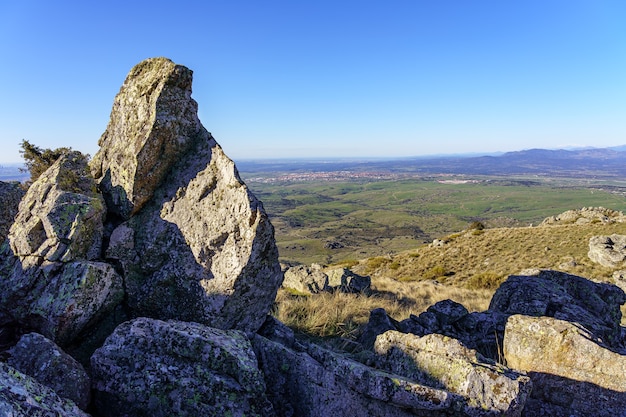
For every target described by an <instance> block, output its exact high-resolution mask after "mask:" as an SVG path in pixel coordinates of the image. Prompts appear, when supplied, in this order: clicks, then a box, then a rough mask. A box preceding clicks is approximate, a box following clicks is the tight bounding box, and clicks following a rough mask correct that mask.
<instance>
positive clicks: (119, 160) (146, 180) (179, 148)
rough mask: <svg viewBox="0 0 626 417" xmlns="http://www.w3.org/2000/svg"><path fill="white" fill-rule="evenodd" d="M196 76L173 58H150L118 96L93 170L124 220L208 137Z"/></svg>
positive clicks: (111, 208) (115, 209) (95, 157)
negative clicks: (194, 145) (193, 91)
mask: <svg viewBox="0 0 626 417" xmlns="http://www.w3.org/2000/svg"><path fill="white" fill-rule="evenodd" d="M191 80H192V72H191V70H189V69H187V68H185V67H183V66H181V65H176V64H174V63H173V62H172V61H170V60H169V59H166V58H152V59H147V60H145V61H143V62H141V63H139V64H138V65H136V66H135V67H134V68H133V69H132V70H131V71H130V73H129V74H128V76H127V77H126V80H125V81H124V84H123V85H122V88H121V89H120V91H119V93H118V94H117V96H116V97H115V100H114V102H113V110H112V111H111V119H110V121H109V124H108V126H107V128H106V130H105V132H104V134H103V135H102V137H101V138H100V141H99V142H98V144H99V145H100V151H99V152H98V153H97V154H96V155H95V156H94V158H93V160H92V161H91V168H92V171H93V174H94V177H96V178H97V179H98V180H99V183H100V189H101V190H102V191H103V193H104V195H105V197H106V198H107V203H109V209H110V210H114V211H115V212H117V213H118V214H119V215H121V216H122V217H124V218H128V217H130V215H131V214H134V213H136V212H137V211H139V209H141V207H142V206H143V205H144V204H145V203H146V202H147V201H148V200H149V199H150V198H151V197H152V195H153V193H154V191H155V189H156V188H157V187H158V186H159V185H160V183H161V181H162V180H163V179H164V178H165V176H166V175H167V173H168V171H169V170H170V168H171V167H172V165H173V164H175V163H176V162H177V161H178V159H179V158H180V156H181V155H182V154H183V153H185V151H187V150H188V149H189V146H190V145H191V144H192V142H193V141H194V140H195V139H197V138H198V139H205V138H206V131H205V130H204V128H203V127H202V125H201V124H200V122H199V120H198V118H197V116H196V114H197V111H198V105H197V103H196V102H195V101H194V100H193V99H192V98H191Z"/></svg>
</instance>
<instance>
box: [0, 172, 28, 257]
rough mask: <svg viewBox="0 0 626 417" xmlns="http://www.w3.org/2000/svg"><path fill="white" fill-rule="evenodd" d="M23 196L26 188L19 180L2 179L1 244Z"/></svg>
mask: <svg viewBox="0 0 626 417" xmlns="http://www.w3.org/2000/svg"><path fill="white" fill-rule="evenodd" d="M23 196H24V189H23V188H22V187H21V185H20V183H19V182H4V181H0V201H2V204H0V245H2V243H3V242H4V240H5V239H6V237H7V234H8V233H9V229H10V228H11V225H12V224H13V220H14V219H15V215H16V214H17V210H18V206H19V204H20V201H21V200H22V197H23Z"/></svg>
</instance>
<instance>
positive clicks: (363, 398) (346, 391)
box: [252, 335, 455, 417]
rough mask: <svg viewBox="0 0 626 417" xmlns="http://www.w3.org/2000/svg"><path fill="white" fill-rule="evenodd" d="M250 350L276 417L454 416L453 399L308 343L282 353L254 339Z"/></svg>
mask: <svg viewBox="0 0 626 417" xmlns="http://www.w3.org/2000/svg"><path fill="white" fill-rule="evenodd" d="M252 342H253V346H254V350H255V353H256V355H257V358H258V360H259V366H260V368H261V370H262V371H263V373H264V376H265V382H266V385H267V392H268V397H269V399H270V401H271V402H272V404H273V405H274V410H275V411H276V414H277V415H278V416H281V417H282V416H285V417H287V416H289V417H292V416H298V417H325V416H348V415H368V416H379V417H387V416H389V417H409V416H433V417H436V416H449V415H455V414H454V412H455V410H454V409H453V401H452V397H453V396H454V395H453V394H450V393H449V392H447V391H445V390H441V389H437V388H432V387H428V386H425V385H421V384H419V383H416V382H415V381H412V380H410V379H408V378H404V377H401V376H398V375H393V374H390V373H388V372H385V371H381V370H378V369H375V368H372V367H368V366H366V365H364V364H362V363H359V362H356V361H354V360H351V359H348V358H346V357H345V356H343V355H341V354H338V353H334V352H331V351H329V350H326V349H323V348H321V347H319V346H316V345H314V344H309V343H305V342H302V343H296V344H295V345H294V347H293V348H288V347H287V346H284V345H282V344H281V343H278V342H275V341H271V340H268V339H266V338H264V337H262V336H259V335H257V336H255V337H254V339H253V341H252Z"/></svg>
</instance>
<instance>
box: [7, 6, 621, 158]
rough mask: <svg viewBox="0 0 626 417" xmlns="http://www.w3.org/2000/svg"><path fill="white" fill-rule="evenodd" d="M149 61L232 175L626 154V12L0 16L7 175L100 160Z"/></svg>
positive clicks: (53, 10) (167, 9)
mask: <svg viewBox="0 0 626 417" xmlns="http://www.w3.org/2000/svg"><path fill="white" fill-rule="evenodd" d="M154 56H166V57H168V58H170V59H172V60H173V61H174V62H176V63H178V64H182V65H185V66H187V67H189V68H191V69H192V70H193V71H194V86H193V90H194V91H193V97H194V98H195V99H196V100H197V101H198V103H199V109H200V110H199V115H200V119H201V121H202V123H203V124H204V126H205V127H206V128H207V129H208V130H209V131H210V132H212V133H213V135H214V137H215V138H216V139H217V141H218V142H219V143H220V144H221V145H222V147H223V148H224V150H225V152H226V153H227V154H228V155H229V156H230V157H231V158H233V159H235V161H236V160H237V159H257V158H283V157H287V158H301V157H331V156H334V157H346V156H355V157H364V156H368V157H392V156H413V155H429V154H441V153H461V152H494V151H508V150H520V149H528V148H534V147H542V148H558V147H564V146H571V145H591V146H598V147H603V146H615V145H622V144H626V2H625V1H623V0H614V1H609V0H607V1H604V0H587V1H579V0H518V1H515V0H509V1H505V0H497V1H496V0H484V1H481V0H431V1H425V0H424V1H422V0H412V1H393V0H390V1H385V2H383V1H367V0H361V1H351V0H345V1H340V0H334V1H326V0H316V1H296V0H291V1H273V0H266V1H239V0H230V1H226V0H224V1H218V0H207V1H187V2H185V1H178V2H173V1H167V2H166V1H130V0H129V1H124V2H122V1H107V2H89V1H55V2H50V1H28V0H22V1H19V2H18V1H9V0H0V59H1V60H2V65H0V144H1V154H0V161H1V162H12V161H19V160H20V157H19V153H18V148H19V146H18V145H19V142H20V141H21V139H28V140H30V141H31V142H33V143H35V144H37V145H39V146H42V147H50V148H54V147H60V146H71V147H73V148H75V149H78V150H81V151H83V152H86V153H90V154H92V155H93V154H94V153H95V152H96V151H97V149H98V148H97V141H98V138H99V137H100V135H101V134H102V132H103V131H104V129H105V128H106V125H107V122H108V119H109V113H110V110H111V105H112V102H113V98H114V96H115V94H116V93H117V92H118V90H119V88H120V86H121V84H122V82H123V80H124V78H125V77H126V74H127V73H128V72H129V70H130V69H131V68H132V66H133V65H135V64H137V63H138V62H140V61H141V60H143V59H145V58H149V57H154Z"/></svg>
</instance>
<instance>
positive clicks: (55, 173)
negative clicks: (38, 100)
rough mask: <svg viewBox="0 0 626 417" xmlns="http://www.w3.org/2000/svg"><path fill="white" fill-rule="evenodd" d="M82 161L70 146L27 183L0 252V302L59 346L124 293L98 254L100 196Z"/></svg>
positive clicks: (18, 320)
mask: <svg viewBox="0 0 626 417" xmlns="http://www.w3.org/2000/svg"><path fill="white" fill-rule="evenodd" d="M86 164H87V161H86V158H85V157H84V156H83V155H82V154H80V153H79V152H69V153H67V154H65V155H63V156H61V157H60V158H59V159H58V160H57V161H56V162H55V163H54V164H53V165H52V166H51V167H50V168H48V170H46V171H45V172H44V173H43V174H42V175H41V176H40V177H39V178H38V179H37V181H35V182H34V183H33V184H32V185H31V187H30V188H29V190H28V192H27V193H26V195H25V196H24V198H23V199H22V202H21V203H20V206H19V212H18V214H17V216H16V218H15V223H14V224H13V226H11V230H10V232H9V236H8V239H7V242H5V244H4V245H2V249H1V252H0V306H2V307H3V308H4V309H6V311H7V315H8V316H9V317H10V318H11V321H12V323H16V324H17V325H18V326H20V327H22V331H36V332H38V333H41V334H43V335H44V336H46V337H48V338H50V339H52V340H53V341H54V342H56V343H57V344H59V345H60V346H63V347H65V346H67V345H68V344H69V343H71V342H72V341H73V340H74V339H75V338H76V337H77V336H78V335H79V334H80V333H81V332H82V331H83V330H85V328H87V327H89V326H91V325H93V324H95V323H96V322H97V321H98V320H99V319H100V318H101V317H102V316H103V315H105V314H106V313H107V312H108V311H110V310H111V309H112V308H113V307H114V306H115V305H116V304H117V303H119V301H120V300H121V299H122V298H123V287H122V279H121V277H120V276H119V275H118V274H117V273H116V272H115V270H114V268H113V267H112V266H111V265H109V264H106V263H102V262H97V261H96V259H98V258H99V257H100V255H101V248H102V238H103V228H104V227H103V220H104V217H105V204H104V200H103V199H102V197H101V196H100V195H99V194H98V193H97V190H96V186H95V182H94V180H93V178H91V176H90V174H89V173H88V171H87V165H86Z"/></svg>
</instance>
